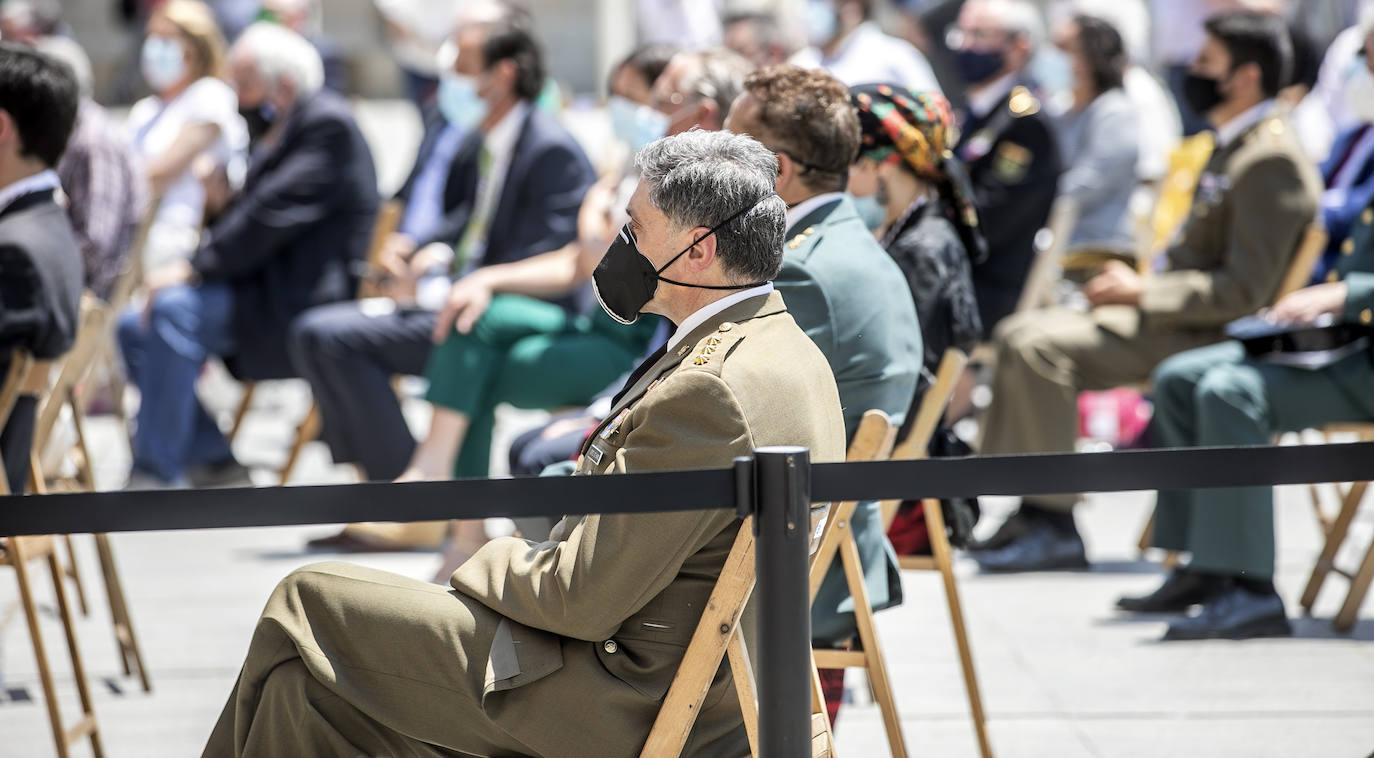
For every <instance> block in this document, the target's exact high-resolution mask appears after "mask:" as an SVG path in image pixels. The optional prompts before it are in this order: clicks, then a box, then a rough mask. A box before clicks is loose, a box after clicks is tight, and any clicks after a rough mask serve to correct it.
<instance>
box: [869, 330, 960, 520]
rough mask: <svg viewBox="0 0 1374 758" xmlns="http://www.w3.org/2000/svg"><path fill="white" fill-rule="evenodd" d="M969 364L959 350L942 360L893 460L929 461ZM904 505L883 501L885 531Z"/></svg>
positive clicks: (893, 455) (949, 352) (895, 451)
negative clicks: (928, 456) (934, 441)
mask: <svg viewBox="0 0 1374 758" xmlns="http://www.w3.org/2000/svg"><path fill="white" fill-rule="evenodd" d="M967 363H968V356H967V355H964V351H962V350H959V349H958V348H949V349H948V350H946V351H945V354H944V355H943V356H941V357H940V368H939V369H938V370H937V371H936V373H935V383H934V384H932V385H931V386H930V389H928V390H926V394H925V395H924V396H923V397H922V398H921V407H920V408H918V409H917V410H916V421H915V422H914V423H913V424H912V426H911V432H910V433H909V434H907V436H906V439H904V440H902V441H901V442H899V443H898V444H897V447H896V448H895V449H893V451H892V460H894V461H911V460H916V459H918V458H924V457H926V453H927V450H928V449H929V447H930V439H931V437H933V436H935V430H936V429H937V428H939V426H940V419H942V418H944V415H945V408H947V407H949V400H950V398H951V397H953V396H954V388H955V386H956V385H957V384H958V383H959V376H960V375H961V374H963V373H964V366H965V365H966V364H967ZM901 504H902V501H901V500H884V501H883V505H882V511H883V531H887V528H888V527H889V526H891V525H892V519H893V518H895V517H896V516H897V507H898V506H900V505H901Z"/></svg>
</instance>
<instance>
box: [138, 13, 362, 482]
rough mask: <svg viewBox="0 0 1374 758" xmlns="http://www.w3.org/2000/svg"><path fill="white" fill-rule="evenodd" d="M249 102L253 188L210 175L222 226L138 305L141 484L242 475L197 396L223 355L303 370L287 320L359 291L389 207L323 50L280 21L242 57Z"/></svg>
mask: <svg viewBox="0 0 1374 758" xmlns="http://www.w3.org/2000/svg"><path fill="white" fill-rule="evenodd" d="M229 62H230V69H231V74H232V76H233V80H234V86H235V89H236V90H237V92H238V97H239V104H240V107H241V109H244V110H248V111H253V110H256V111H258V112H259V113H261V114H262V115H263V116H265V117H269V120H270V121H271V126H270V128H269V129H268V130H267V132H266V133H265V134H264V136H263V137H262V139H261V141H260V143H259V144H258V146H257V147H256V149H255V151H254V153H253V155H252V157H251V160H250V162H249V166H248V172H247V176H246V178H245V180H244V184H243V188H242V190H241V191H240V192H239V193H238V194H237V196H235V197H232V198H231V197H230V193H229V190H228V183H227V180H226V179H225V178H224V172H223V171H219V172H217V173H216V174H214V175H212V176H211V177H210V178H208V179H207V181H206V208H207V216H208V217H209V220H210V223H209V224H208V226H207V229H206V231H205V233H204V235H203V236H202V239H201V245H200V248H199V249H198V250H197V251H196V253H195V255H194V256H193V257H192V259H191V260H190V261H179V262H177V263H174V264H170V265H168V266H166V267H164V268H162V269H158V270H155V271H152V272H149V275H148V277H147V281H146V284H147V289H148V305H147V307H146V308H145V309H142V310H134V311H131V312H129V313H126V314H125V315H124V317H123V318H122V319H121V321H120V324H119V341H120V347H121V348H122V350H123V352H124V357H125V360H126V361H127V363H128V365H129V374H130V377H131V378H132V379H133V381H134V383H135V384H136V385H137V386H138V388H139V391H140V394H141V395H142V398H143V402H142V405H141V407H140V408H139V413H138V427H137V431H136V433H135V435H134V462H133V471H132V472H131V474H130V486H132V487H158V486H167V485H180V484H182V483H183V482H184V481H185V480H186V474H187V468H188V466H189V467H203V468H204V469H208V472H209V473H207V474H205V478H206V479H210V480H226V479H228V478H231V477H232V478H234V479H237V480H240V481H241V480H242V478H243V477H242V468H241V467H239V466H238V464H237V463H235V462H234V457H233V453H232V452H231V451H230V449H229V445H228V444H227V442H226V441H225V439H224V436H223V435H222V434H220V431H219V428H218V427H217V426H216V424H215V422H214V421H213V420H212V419H211V418H210V416H209V414H207V413H206V412H205V409H204V408H203V407H202V406H201V404H200V402H199V401H198V400H197V399H196V395H195V382H196V377H197V376H198V374H199V372H200V367H201V365H202V364H203V363H204V362H205V360H206V358H208V357H209V356H211V355H218V356H221V357H224V358H225V359H226V361H227V362H228V363H229V364H230V365H231V367H232V368H233V369H234V370H235V373H237V374H239V375H241V376H245V377H250V378H253V379H271V378H282V377H290V376H295V373H294V371H293V370H292V369H291V365H290V361H289V359H288V358H287V354H286V333H287V327H288V326H289V324H290V323H291V321H292V319H294V318H295V317H296V316H297V315H298V314H300V313H301V312H302V311H304V310H306V309H307V308H310V307H312V306H316V305H321V304H324V303H329V302H335V301H338V300H343V299H346V298H349V297H351V296H352V295H353V292H354V290H355V281H354V279H355V277H354V274H353V268H354V266H355V265H356V262H357V261H358V260H360V259H361V258H362V257H363V256H364V255H365V253H366V245H367V241H368V239H369V237H370V231H371V228H372V225H373V223H374V221H375V218H376V213H377V203H378V198H377V178H376V172H375V170H374V168H373V163H372V156H371V153H370V152H369V151H368V147H367V144H366V142H364V140H363V136H362V134H361V132H359V131H358V127H357V124H356V123H355V122H354V120H353V117H352V115H351V114H350V112H349V109H348V105H347V103H346V102H344V101H343V100H342V99H341V98H340V97H338V96H337V95H335V94H333V93H330V92H327V91H324V90H322V86H323V81H324V73H323V68H322V66H321V64H320V59H319V55H318V54H317V53H316V52H315V50H314V48H313V47H311V46H310V43H309V42H307V41H306V40H305V39H304V38H302V37H300V36H299V35H297V34H295V33H294V32H291V31H288V30H286V29H284V28H281V27H277V26H274V25H270V24H261V25H255V26H254V27H251V28H250V29H249V30H248V31H246V32H245V33H244V35H243V36H242V37H241V38H240V39H239V41H238V42H237V43H236V44H235V46H234V49H233V51H232V52H231V54H230V61H229Z"/></svg>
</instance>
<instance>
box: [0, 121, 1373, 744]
mask: <svg viewBox="0 0 1374 758" xmlns="http://www.w3.org/2000/svg"><path fill="white" fill-rule="evenodd" d="M363 115H364V118H363V123H364V128H365V129H366V130H367V131H368V133H369V135H370V136H372V137H373V138H374V139H376V138H378V137H379V135H381V134H386V135H388V141H386V142H382V143H380V144H386V145H387V146H388V147H387V149H384V150H381V151H379V159H378V163H379V171H380V173H381V176H382V181H383V184H384V186H395V183H396V182H399V180H400V179H399V174H400V173H401V172H403V171H404V169H405V165H404V164H405V160H406V159H405V157H404V151H405V149H406V146H407V145H411V144H413V140H414V129H413V125H411V126H406V124H407V123H408V122H407V121H406V118H405V116H404V115H403V112H402V111H400V110H399V109H397V108H395V107H393V106H387V105H382V106H372V107H369V108H366V109H364V111H363ZM398 124H399V125H400V126H397V125H398ZM398 134H399V135H400V136H395V135H398ZM398 145H399V146H398ZM398 153H399V154H400V156H399V157H398V155H397V154H398ZM202 394H203V395H204V396H205V397H206V398H207V402H208V403H209V404H210V405H211V406H212V407H213V408H214V409H216V410H217V411H218V412H220V413H221V414H227V413H228V412H229V411H230V409H232V408H233V407H234V404H235V403H236V402H237V396H238V389H237V388H236V387H235V386H234V385H233V384H232V383H229V382H227V381H225V380H224V379H223V378H221V377H219V376H218V375H216V374H213V373H212V374H211V376H209V377H208V378H207V381H206V382H205V383H204V386H203V387H202ZM305 403H306V391H305V388H304V387H303V386H302V385H301V384H300V383H297V382H281V383H273V384H271V385H266V386H264V389H263V391H262V392H260V393H259V398H258V401H257V403H256V404H255V410H254V412H253V413H252V414H250V416H249V419H248V422H247V426H246V427H245V430H244V434H243V436H242V439H241V440H240V441H239V445H238V453H239V454H240V456H241V457H242V459H243V460H245V461H246V462H249V463H253V464H257V465H262V466H267V465H271V464H274V463H276V462H278V461H280V460H281V459H282V458H283V457H284V455H285V448H286V446H287V444H288V442H289V439H290V436H291V432H292V425H293V423H294V420H295V419H297V418H299V417H300V416H301V414H303V413H304V409H305ZM407 410H408V414H409V416H410V418H411V420H412V422H413V425H414V427H415V429H416V431H417V432H418V431H422V430H423V427H424V424H425V410H424V408H423V404H421V403H419V402H417V401H412V402H410V403H408V408H407ZM537 421H538V416H537V414H528V413H523V414H522V413H506V412H503V414H502V417H501V425H500V427H501V435H502V436H503V437H505V436H508V435H509V434H511V433H512V432H515V431H519V430H521V429H523V428H525V427H526V426H528V425H529V424H531V423H534V422H537ZM92 426H93V430H92V434H93V437H94V438H95V442H96V445H95V448H96V450H97V451H98V453H99V455H100V470H99V480H100V483H101V485H102V486H105V487H115V486H118V485H119V483H120V482H121V481H122V477H123V475H124V472H125V470H126V467H127V465H128V449H127V446H126V444H125V443H124V441H123V439H122V432H121V431H119V429H118V428H117V427H116V426H115V425H114V424H113V423H112V422H111V421H109V420H107V419H95V420H94V421H93V424H92ZM499 444H501V443H500V440H499V439H498V445H499ZM495 460H498V461H499V460H500V458H499V457H498V458H496V459H495ZM255 476H256V477H257V478H258V479H259V483H268V482H270V481H271V476H270V474H269V472H267V471H266V470H260V471H257V472H255ZM351 479H352V474H351V472H350V471H349V470H348V469H344V468H340V467H335V466H333V465H332V464H330V462H329V460H328V455H327V453H326V452H325V451H324V450H323V449H322V448H321V447H320V446H319V445H314V446H312V447H311V448H309V449H308V450H307V453H306V455H305V457H304V459H303V462H302V465H301V468H300V475H299V477H298V481H300V482H345V481H350V480H351ZM1279 495H1280V497H1279V504H1278V520H1279V534H1280V540H1281V541H1280V544H1279V565H1278V568H1279V574H1278V585H1279V589H1280V591H1281V593H1282V594H1283V596H1284V598H1285V599H1286V600H1287V601H1288V602H1289V604H1290V612H1295V611H1296V601H1297V597H1298V595H1299V594H1300V592H1301V589H1302V584H1303V582H1304V581H1305V580H1306V576H1307V572H1308V571H1309V570H1310V569H1311V565H1312V562H1313V560H1314V558H1315V556H1316V553H1317V550H1318V547H1319V544H1320V542H1319V537H1318V534H1317V527H1316V524H1315V522H1314V520H1313V518H1312V515H1311V506H1310V504H1309V503H1310V501H1309V499H1308V498H1307V496H1306V493H1305V491H1304V490H1302V489H1301V488H1282V489H1281V490H1280V493H1279ZM1328 497H1330V493H1328ZM1151 500H1152V496H1150V495H1148V494H1133V493H1128V494H1119V495H1109V496H1099V497H1094V498H1093V499H1092V500H1091V503H1090V505H1089V506H1088V507H1087V508H1085V509H1083V511H1082V512H1081V514H1080V524H1081V525H1082V527H1083V528H1084V531H1085V533H1086V535H1087V539H1088V541H1089V550H1090V553H1091V556H1090V557H1091V558H1092V559H1093V562H1094V567H1093V569H1092V570H1091V571H1083V572H1072V573H1057V574H1038V575H1031V576H1005V577H992V576H980V575H978V574H977V573H976V570H975V569H974V567H973V566H972V564H970V563H967V562H961V563H960V565H959V572H960V592H961V593H962V597H963V600H964V608H965V613H966V618H967V621H968V625H969V630H970V634H971V638H972V645H973V652H974V657H975V661H976V665H977V667H978V673H979V677H980V681H981V683H982V687H983V693H984V702H985V704H986V708H987V711H988V718H989V729H990V732H991V736H992V741H993V747H994V749H995V751H996V754H997V755H998V756H1003V757H1004V758H1012V757H1018V756H1019V757H1023V758H1031V757H1036V758H1041V757H1043V758H1078V757H1079V756H1084V757H1087V756H1091V757H1094V758H1131V757H1135V756H1139V757H1141V758H1145V757H1147V756H1148V757H1150V758H1153V757H1155V756H1218V757H1221V756H1228V757H1229V756H1235V757H1236V758H1241V757H1244V758H1254V757H1256V756H1265V757H1268V756H1273V757H1274V758H1280V757H1281V758H1290V757H1305V756H1312V757H1314V758H1315V757H1320V758H1364V756H1367V755H1369V753H1370V752H1371V751H1374V645H1371V644H1370V641H1371V640H1374V601H1366V603H1365V605H1364V607H1363V613H1362V616H1363V619H1362V620H1361V621H1360V623H1359V624H1358V625H1357V626H1356V628H1355V630H1354V632H1353V633H1352V634H1350V635H1335V634H1333V633H1332V632H1331V630H1330V626H1329V623H1328V620H1329V618H1330V617H1331V616H1332V615H1333V614H1334V613H1335V611H1336V609H1337V608H1338V607H1339V604H1340V601H1341V599H1342V598H1343V595H1344V591H1345V590H1344V581H1343V580H1341V579H1339V578H1333V579H1332V580H1331V582H1330V586H1329V587H1328V588H1327V590H1326V591H1325V592H1324V593H1323V595H1322V597H1321V599H1320V601H1319V603H1318V606H1317V608H1316V614H1315V618H1312V619H1304V618H1298V619H1295V622H1294V623H1295V626H1296V629H1297V637H1296V638H1295V639H1284V640H1265V641H1251V642H1241V643H1230V642H1209V643H1169V644H1161V643H1158V642H1157V641H1156V640H1157V639H1158V637H1159V635H1160V634H1161V633H1162V632H1163V629H1164V622H1163V620H1162V619H1159V618H1150V619H1130V618H1123V617H1121V616H1118V615H1117V614H1115V613H1114V612H1112V611H1111V610H1110V608H1111V605H1112V601H1113V600H1114V598H1115V597H1116V596H1117V595H1119V594H1123V593H1128V592H1137V591H1145V590H1148V589H1150V588H1152V587H1153V586H1155V585H1156V584H1157V583H1158V582H1159V581H1160V574H1159V572H1158V569H1157V567H1156V566H1155V565H1154V564H1150V563H1144V562H1141V561H1138V560H1137V559H1136V556H1135V553H1134V543H1135V539H1136V536H1137V534H1138V532H1139V529H1140V526H1141V524H1142V523H1144V520H1145V518H1146V515H1147V513H1148V509H1149V505H1150V502H1151ZM1011 505H1012V503H1011V502H1010V501H1005V500H998V501H994V502H992V503H990V504H989V505H988V508H987V510H988V512H989V513H988V518H987V521H988V522H991V523H992V524H995V523H997V521H998V520H999V519H1000V516H1001V514H1003V513H1005V512H1006V510H1007V509H1009V508H1010V507H1011ZM984 528H986V525H985V527H984ZM328 532H329V528H328V527H312V528H273V529H244V530H225V531H213V532H212V531H198V532H179V533H171V532H158V533H140V534H120V535H115V537H114V546H115V549H116V551H117V555H118V559H119V564H120V568H121V573H122V575H123V578H124V582H125V587H126V590H127V592H128V596H129V603H130V606H131V608H132V612H133V615H134V620H135V624H136V627H137V630H138V633H139V635H140V639H141V641H142V643H143V649H144V653H145V656H146V658H147V662H148V666H149V668H150V670H151V672H152V677H153V687H154V689H153V692H152V693H151V694H147V693H144V692H142V691H141V690H139V689H138V687H137V684H136V682H134V680H132V679H130V678H127V677H123V676H121V672H120V670H119V665H118V662H117V658H116V654H115V646H114V641H113V635H112V634H111V628H110V623H109V617H108V612H107V607H106V604H105V602H104V601H103V599H102V598H100V597H99V594H100V591H101V585H100V581H99V578H98V574H97V572H96V571H95V566H96V563H95V553H94V549H93V546H92V544H91V541H90V538H89V537H78V538H77V543H78V554H79V558H80V565H81V567H82V571H83V575H84V577H85V580H86V587H87V591H88V593H91V598H92V608H91V614H90V616H89V617H86V618H81V619H79V621H78V623H77V633H78V636H79V639H80V641H81V648H82V651H83V653H84V654H85V657H86V665H87V669H88V672H89V676H90V679H91V681H92V685H93V687H94V690H95V693H96V695H95V704H96V710H97V712H98V715H99V718H100V723H101V726H102V729H103V731H104V738H105V747H106V752H107V755H109V756H112V758H120V757H127V758H157V757H160V756H169V757H170V756H188V755H196V754H198V752H199V749H200V747H201V745H202V744H203V741H204V739H205V737H206V736H207V735H208V733H209V730H210V727H211V725H212V724H213V722H214V719H215V718H216V716H217V714H218V712H219V710H220V708H221V707H222V706H223V704H224V699H225V697H226V695H227V694H228V691H229V688H230V686H231V684H232V682H233V679H234V676H235V674H236V672H237V669H238V665H239V663H240V662H241V660H242V658H243V654H244V652H245V650H246V648H247V644H248V639H249V635H250V633H251V630H252V626H253V622H254V620H255V618H256V615H257V613H258V612H259V610H260V609H261V607H262V604H263V602H264V601H265V599H266V597H267V595H268V593H269V592H270V591H271V589H272V586H273V585H274V584H275V582H276V581H277V580H278V579H280V578H281V577H282V576H283V575H285V574H286V573H288V572H289V571H291V570H292V569H293V568H296V567H298V566H301V565H303V564H306V563H309V562H313V561H317V560H325V559H333V558H335V557H337V556H327V555H321V554H308V553H305V552H303V550H302V547H303V544H304V541H305V540H306V539H308V538H309V537H311V536H315V535H318V534H324V533H328ZM1372 536H1374V513H1369V512H1366V514H1364V516H1363V517H1362V518H1361V519H1360V521H1359V523H1357V525H1356V529H1355V531H1354V535H1353V539H1352V542H1353V543H1355V545H1357V546H1360V547H1362V546H1363V545H1365V544H1368V541H1369V540H1370V539H1371V537H1372ZM1353 553H1354V547H1352V548H1349V549H1347V551H1346V553H1345V555H1344V556H1343V557H1344V560H1345V563H1346V564H1347V565H1348V564H1350V563H1351V562H1352V561H1354V560H1355V559H1356V556H1355V555H1353ZM348 559H349V560H356V561H357V562H359V563H364V564H366V565H369V566H374V567H377V568H381V569H386V570H390V571H395V572H398V573H401V574H405V575H408V576H412V577H416V578H428V576H429V575H430V574H431V572H432V571H433V570H434V569H435V568H436V566H437V558H435V557H434V556H432V555H428V554H423V553H404V554H393V555H376V556H365V557H360V558H355V557H348ZM8 575H9V574H8V572H4V574H2V575H0V576H8ZM903 581H904V586H905V589H906V593H907V600H906V603H905V604H904V605H903V606H901V607H899V608H896V609H893V610H890V611H887V612H884V613H882V614H880V615H879V616H878V627H879V634H880V636H881V638H882V639H883V641H884V643H885V645H886V650H887V656H888V662H889V667H890V670H891V673H892V676H893V680H894V683H895V684H894V686H895V689H896V697H897V702H898V704H899V708H900V710H901V716H902V723H903V729H904V731H905V733H906V738H907V744H908V746H909V748H910V750H911V754H912V755H938V756H974V755H976V754H977V752H976V747H975V743H974V739H973V733H972V729H971V727H970V722H969V720H968V708H967V700H966V698H965V693H964V689H963V685H962V680H961V678H960V673H959V663H958V657H957V655H956V652H955V648H954V642H953V638H952V635H951V633H950V626H949V619H948V614H947V612H946V610H945V604H944V597H943V592H942V591H941V589H940V585H939V582H938V578H937V577H936V576H935V575H933V574H930V575H927V574H911V573H908V574H907V575H906V576H905V577H904V580H903ZM37 593H38V595H39V597H40V599H41V600H42V607H43V613H44V616H45V621H44V624H43V632H44V635H45V639H46V640H47V643H48V648H49V657H50V660H51V661H52V662H53V664H54V668H55V670H56V672H57V674H56V675H57V681H58V688H59V691H60V694H61V697H62V702H63V707H64V709H65V712H66V713H67V714H71V713H73V712H74V710H75V708H76V697H75V689H74V686H73V679H72V676H71V671H70V666H69V665H67V663H66V656H65V653H64V652H63V649H62V641H61V627H60V625H59V624H58V623H57V621H56V617H55V613H54V611H53V610H52V603H51V601H50V600H49V598H51V597H52V594H51V588H50V586H49V585H48V582H47V580H46V579H45V578H42V577H40V578H39V579H38V580H37ZM849 684H850V691H851V695H852V696H853V699H854V701H855V702H854V703H852V704H850V705H848V706H846V709H845V710H844V711H843V713H842V714H841V717H840V722H839V726H838V739H839V748H840V752H841V754H842V755H845V756H863V757H865V758H866V757H867V756H880V755H884V754H885V751H886V742H885V738H884V734H883V728H882V721H881V719H880V717H879V714H878V712H877V709H876V708H875V707H873V706H872V705H871V703H869V702H868V700H867V698H866V697H864V696H863V693H864V692H865V690H864V687H863V682H862V678H861V677H860V676H857V675H851V678H850V680H849ZM54 754H55V753H54V750H53V747H52V743H51V739H50V736H49V732H48V724H47V719H46V715H45V712H44V709H43V703H42V691H41V689H40V686H39V683H38V677H37V673H36V668H35V665H34V659H33V654H32V651H31V648H30V645H29V638H28V634H27V632H26V629H25V627H24V621H23V616H22V613H21V612H20V611H19V609H18V603H17V592H16V591H15V587H14V584H13V582H12V581H11V580H9V579H4V578H0V758H29V757H30V756H34V757H41V756H49V755H54ZM74 754H75V755H77V756H84V755H88V754H89V751H88V750H87V749H86V748H85V747H84V746H83V747H80V748H78V749H77V750H76V751H75V753H74Z"/></svg>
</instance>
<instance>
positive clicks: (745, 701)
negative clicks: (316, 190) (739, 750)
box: [725, 628, 759, 756]
mask: <svg viewBox="0 0 1374 758" xmlns="http://www.w3.org/2000/svg"><path fill="white" fill-rule="evenodd" d="M725 654H726V655H727V656H729V658H730V675H731V677H732V678H734V680H735V694H737V695H739V707H740V712H741V713H743V714H744V731H745V732H746V733H747V734H748V735H749V753H750V754H751V755H755V756H757V755H758V754H759V696H758V693H756V692H755V691H754V666H753V664H751V663H750V662H749V649H748V648H746V647H745V646H744V636H743V635H741V634H740V631H739V629H738V628H736V629H735V636H734V637H732V638H731V639H730V646H729V647H727V648H726V649H725Z"/></svg>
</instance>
